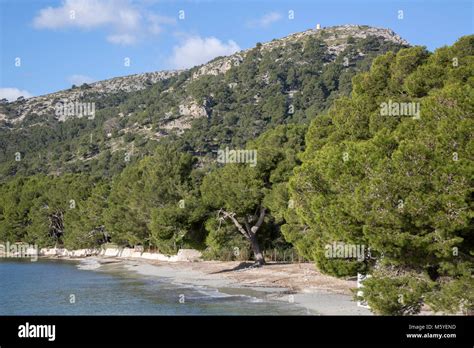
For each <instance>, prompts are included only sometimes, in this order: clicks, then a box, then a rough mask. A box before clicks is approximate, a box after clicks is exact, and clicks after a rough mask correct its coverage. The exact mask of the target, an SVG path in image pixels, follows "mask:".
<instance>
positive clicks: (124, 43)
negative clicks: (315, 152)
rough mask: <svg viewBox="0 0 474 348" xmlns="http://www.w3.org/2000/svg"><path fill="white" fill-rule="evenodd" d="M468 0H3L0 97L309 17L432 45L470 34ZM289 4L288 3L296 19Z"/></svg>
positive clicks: (185, 55) (37, 91)
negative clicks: (385, 31) (382, 29)
mask: <svg viewBox="0 0 474 348" xmlns="http://www.w3.org/2000/svg"><path fill="white" fill-rule="evenodd" d="M472 4H473V1H471V0H443V1H435V0H433V1H428V0H425V1H422V0H406V1H390V0H385V1H383V0H379V1H375V0H370V1H369V0H358V1H357V0H352V1H349V0H345V1H343V0H324V1H318V0H291V1H290V0H277V1H275V0H273V1H270V0H268V1H264V0H260V1H256V0H254V1H251V0H230V1H229V0H227V1H224V0H222V1H217V0H201V1H199V0H194V1H191V0H189V1H172V0H161V1H160V0H51V1H49V0H0V51H1V61H0V63H1V70H0V98H3V97H9V98H10V99H11V98H15V97H17V96H18V95H25V96H36V95H42V94H46V93H51V92H54V91H57V90H60V89H65V88H69V87H70V86H71V85H72V84H73V83H76V84H81V83H83V82H91V81H97V80H103V79H107V78H111V77H116V76H124V75H130V74H135V73H141V72H149V71H157V70H164V69H174V68H185V67H190V66H193V65H196V64H201V63H204V62H206V61H208V60H210V59H212V58H213V57H215V56H219V55H226V54H230V53H232V52H234V51H236V50H240V49H246V48H250V47H253V46H254V45H255V44H256V43H257V42H265V41H270V40H272V39H274V38H280V37H283V36H286V35H289V34H291V33H294V32H299V31H303V30H306V29H309V28H312V27H315V25H316V23H321V25H322V26H323V27H324V26H333V25H343V24H366V25H371V26H377V27H386V28H390V29H392V30H394V31H395V32H396V33H398V34H399V35H400V36H402V37H403V38H404V39H406V40H408V41H409V42H410V43H411V44H415V45H424V46H427V47H428V49H430V50H434V49H436V48H437V47H441V46H443V45H450V44H452V43H453V42H455V41H456V39H457V38H459V37H460V36H463V35H468V34H472V33H473V5H472ZM400 10H401V11H403V19H399V14H400V13H399V11H400ZM180 11H184V12H180ZM289 11H294V12H293V13H294V19H290V18H289ZM18 58H19V59H18ZM127 58H128V59H129V62H130V64H129V66H127V64H125V62H126V59H127Z"/></svg>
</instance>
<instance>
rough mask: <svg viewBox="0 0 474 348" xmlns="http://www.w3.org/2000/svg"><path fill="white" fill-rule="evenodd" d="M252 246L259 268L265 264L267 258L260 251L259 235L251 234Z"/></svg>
mask: <svg viewBox="0 0 474 348" xmlns="http://www.w3.org/2000/svg"><path fill="white" fill-rule="evenodd" d="M249 239H250V244H251V245H252V251H253V254H254V257H255V263H256V264H257V265H258V266H262V265H264V264H265V258H264V257H263V254H262V252H261V251H260V246H259V245H258V241H257V235H256V234H255V233H250V238H249Z"/></svg>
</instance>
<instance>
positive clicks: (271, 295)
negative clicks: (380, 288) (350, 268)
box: [82, 257, 372, 315]
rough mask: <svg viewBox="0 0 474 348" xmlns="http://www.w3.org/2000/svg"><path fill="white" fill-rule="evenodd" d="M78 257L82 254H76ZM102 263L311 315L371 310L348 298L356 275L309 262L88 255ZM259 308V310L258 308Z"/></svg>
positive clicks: (356, 313)
mask: <svg viewBox="0 0 474 348" xmlns="http://www.w3.org/2000/svg"><path fill="white" fill-rule="evenodd" d="M82 260H84V259H82ZM85 260H88V261H91V260H96V261H97V262H99V263H100V264H101V268H102V269H105V270H107V269H109V270H112V269H118V268H120V269H125V270H127V271H130V272H135V273H137V274H139V275H142V276H147V277H160V278H167V279H169V280H170V281H171V282H173V283H175V284H183V285H196V286H204V287H209V288H214V289H218V290H219V291H220V292H222V293H227V294H246V295H252V296H256V297H258V298H261V299H263V300H266V301H286V302H287V303H290V304H294V305H295V306H300V307H303V308H306V312H307V314H311V315H371V314H372V313H371V312H370V311H369V310H368V309H365V308H361V307H358V306H357V303H356V302H355V301H353V294H352V292H351V289H353V288H356V286H357V285H356V280H343V279H337V278H334V277H330V276H326V275H323V274H321V273H320V272H318V271H317V270H316V269H315V266H314V264H310V263H298V264H281V263H269V264H267V265H265V266H264V267H261V268H253V267H251V266H252V263H250V262H247V263H245V262H222V261H200V262H172V263H170V262H163V261H154V260H136V259H118V258H111V257H97V258H96V257H94V258H87V259H85ZM262 314H264V313H262Z"/></svg>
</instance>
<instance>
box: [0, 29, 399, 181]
mask: <svg viewBox="0 0 474 348" xmlns="http://www.w3.org/2000/svg"><path fill="white" fill-rule="evenodd" d="M407 45H408V43H407V42H406V41H405V40H403V39H402V38H400V37H399V36H398V35H396V34H395V33H394V32H393V31H391V30H388V29H382V28H373V27H368V26H357V25H344V26H336V27H329V28H324V29H311V30H307V31H304V32H301V33H296V34H292V35H289V36H287V37H284V38H282V39H275V40H273V41H271V42H267V43H262V44H261V43H258V44H257V45H256V47H254V48H252V49H248V50H245V51H241V52H238V53H235V54H233V55H231V56H227V57H218V58H216V59H214V60H212V61H210V62H209V63H207V64H204V65H201V66H198V67H194V68H191V69H188V70H183V71H163V72H154V73H146V74H140V75H132V76H126V77H118V78H114V79H110V80H105V81H99V82H96V83H92V84H89V85H86V84H85V85H82V86H79V87H75V88H72V89H68V90H64V91H60V92H56V93H51V94H48V95H44V96H40V97H33V98H29V99H19V100H17V101H15V102H11V103H7V102H5V101H2V103H1V104H0V174H1V175H3V176H10V175H13V174H15V173H17V172H25V173H35V172H38V171H40V172H49V173H51V172H54V173H58V172H63V171H95V170H100V171H101V172H102V171H105V173H106V175H109V174H113V173H116V172H117V171H120V170H121V168H123V167H124V166H125V165H126V163H124V161H123V158H124V157H126V155H129V157H128V158H130V155H132V160H133V156H136V157H137V156H140V155H142V154H145V153H148V152H149V151H150V149H152V148H153V146H154V144H156V142H157V141H163V140H164V139H166V141H176V142H178V143H179V144H180V146H182V147H183V148H184V149H186V150H188V151H190V152H192V153H194V154H199V155H204V156H206V155H212V152H213V151H215V150H216V149H217V148H219V147H222V146H225V145H226V144H227V145H232V146H236V147H238V146H244V144H245V143H246V142H247V140H250V139H253V138H254V137H255V136H257V135H258V134H260V133H261V132H263V131H265V130H266V129H268V128H270V127H273V126H275V125H278V124H282V123H308V122H309V120H311V119H312V118H313V117H315V116H317V114H318V113H320V112H321V111H323V110H324V109H326V108H327V107H328V106H329V105H330V103H331V102H332V100H334V99H335V98H337V97H339V96H340V95H348V94H349V93H350V90H351V78H352V76H353V75H354V74H356V73H357V72H360V71H366V70H368V68H369V66H370V64H371V62H372V60H373V59H374V58H375V57H376V56H378V55H380V54H383V53H385V52H387V51H389V50H393V51H397V50H399V49H401V48H403V47H406V46H407ZM58 103H60V104H63V105H65V104H68V103H69V104H74V103H88V104H93V105H94V115H93V116H94V117H83V115H82V114H78V113H77V109H74V110H72V113H70V114H66V115H64V113H62V114H61V113H59V114H58V113H57V112H56V107H57V105H58ZM18 154H20V157H21V161H18ZM99 168H100V169H99Z"/></svg>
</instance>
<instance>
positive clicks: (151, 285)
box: [0, 259, 308, 315]
mask: <svg viewBox="0 0 474 348" xmlns="http://www.w3.org/2000/svg"><path fill="white" fill-rule="evenodd" d="M83 268H84V265H83V264H81V263H78V262H73V261H60V260H38V261H37V262H31V261H30V260H16V259H15V260H13V259H10V260H9V259H4V260H1V261H0V315H81V314H82V315H121V314H122V315H125V314H128V315H174V314H177V315H305V314H308V313H307V311H306V309H303V308H300V307H297V306H295V305H294V304H289V303H285V302H279V301H270V300H267V299H266V298H265V296H264V295H262V294H261V293H255V294H252V295H248V292H247V294H246V295H244V294H242V293H240V294H235V291H234V294H227V293H224V292H222V291H218V290H217V289H212V288H207V287H193V286H184V285H178V284H172V283H171V282H170V281H169V280H167V279H157V278H156V277H154V278H151V277H145V276H142V275H140V276H139V275H136V274H134V273H133V272H129V271H125V270H122V271H120V269H118V270H117V269H115V270H110V269H108V270H107V267H105V270H104V267H100V268H98V269H95V270H88V269H87V270H86V269H83ZM237 292H239V290H237ZM71 295H74V297H75V303H70V299H71ZM180 295H184V298H185V303H179V297H180Z"/></svg>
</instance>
